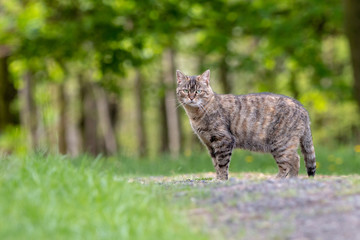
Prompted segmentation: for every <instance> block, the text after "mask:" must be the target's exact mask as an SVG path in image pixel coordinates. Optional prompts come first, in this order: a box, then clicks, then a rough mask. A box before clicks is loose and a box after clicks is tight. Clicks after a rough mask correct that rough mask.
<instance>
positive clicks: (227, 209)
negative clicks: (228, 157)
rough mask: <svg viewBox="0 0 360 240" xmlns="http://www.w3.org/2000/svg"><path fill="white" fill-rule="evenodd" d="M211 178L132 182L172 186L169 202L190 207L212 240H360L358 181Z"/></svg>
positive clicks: (247, 175)
mask: <svg viewBox="0 0 360 240" xmlns="http://www.w3.org/2000/svg"><path fill="white" fill-rule="evenodd" d="M213 178H214V175H213V174H212V173H208V174H200V175H195V174H194V175H182V176H177V177H165V178H161V177H154V178H139V179H135V180H136V181H140V182H143V183H147V182H158V183H159V184H161V185H163V186H164V187H165V188H168V189H170V188H173V187H174V186H176V189H177V191H175V193H174V201H183V200H185V201H190V202H191V204H187V205H188V206H192V207H191V208H190V209H187V211H188V215H189V216H190V219H191V221H193V224H194V225H197V226H198V227H199V228H201V229H202V231H204V232H208V233H209V232H210V236H212V238H213V239H251V240H256V239H297V240H300V239H301V240H305V239H309V240H310V239H311V240H312V239H326V240H329V239H360V234H358V233H359V230H358V229H360V178H359V177H358V176H336V177H335V176H333V177H330V176H317V177H316V178H315V179H309V178H307V177H305V176H300V177H299V178H296V179H285V180H278V179H273V178H272V176H270V175H262V174H258V173H256V174H251V173H241V174H235V176H233V177H232V178H230V180H229V181H227V182H216V181H214V180H212V179H213ZM131 181H133V180H131Z"/></svg>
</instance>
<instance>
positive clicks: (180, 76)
mask: <svg viewBox="0 0 360 240" xmlns="http://www.w3.org/2000/svg"><path fill="white" fill-rule="evenodd" d="M176 78H177V83H178V84H179V83H181V82H183V81H185V80H186V76H185V74H183V73H182V72H181V71H180V70H176Z"/></svg>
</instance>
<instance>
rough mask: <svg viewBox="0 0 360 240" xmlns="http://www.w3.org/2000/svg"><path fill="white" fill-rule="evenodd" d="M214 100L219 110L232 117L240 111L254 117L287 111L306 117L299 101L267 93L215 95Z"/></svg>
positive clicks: (305, 112)
mask: <svg viewBox="0 0 360 240" xmlns="http://www.w3.org/2000/svg"><path fill="white" fill-rule="evenodd" d="M215 99H216V102H217V103H218V104H219V107H220V109H223V110H224V111H228V112H229V113H231V114H233V115H237V114H239V112H240V111H242V112H243V113H247V114H254V115H258V114H260V113H262V114H267V115H272V114H276V113H277V114H280V113H281V112H287V111H289V110H292V111H297V112H299V113H301V114H304V115H307V111H306V109H305V108H304V106H303V105H302V104H301V103H300V102H299V101H297V100H295V99H293V98H291V97H288V96H284V95H280V94H274V93H267V92H264V93H250V94H245V95H232V94H217V95H216V98H215Z"/></svg>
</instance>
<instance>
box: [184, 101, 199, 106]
mask: <svg viewBox="0 0 360 240" xmlns="http://www.w3.org/2000/svg"><path fill="white" fill-rule="evenodd" d="M185 105H188V106H190V107H199V102H198V101H194V100H188V101H186V102H185Z"/></svg>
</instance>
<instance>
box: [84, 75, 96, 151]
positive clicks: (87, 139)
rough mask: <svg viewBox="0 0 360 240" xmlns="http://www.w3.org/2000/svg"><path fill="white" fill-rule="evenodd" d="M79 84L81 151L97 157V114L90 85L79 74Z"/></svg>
mask: <svg viewBox="0 0 360 240" xmlns="http://www.w3.org/2000/svg"><path fill="white" fill-rule="evenodd" d="M79 82H80V95H81V102H82V104H81V106H82V111H81V115H82V116H81V121H80V124H81V127H80V128H81V129H82V136H83V141H82V142H83V150H84V151H85V152H88V153H90V154H92V155H98V154H99V153H100V152H101V146H100V143H99V140H98V136H97V127H98V118H97V116H98V114H97V111H96V110H97V108H96V102H95V97H94V93H93V89H92V85H91V83H88V82H85V81H84V80H83V76H82V75H81V74H80V76H79Z"/></svg>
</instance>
